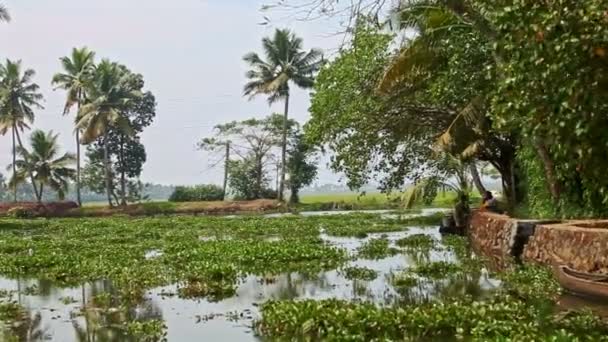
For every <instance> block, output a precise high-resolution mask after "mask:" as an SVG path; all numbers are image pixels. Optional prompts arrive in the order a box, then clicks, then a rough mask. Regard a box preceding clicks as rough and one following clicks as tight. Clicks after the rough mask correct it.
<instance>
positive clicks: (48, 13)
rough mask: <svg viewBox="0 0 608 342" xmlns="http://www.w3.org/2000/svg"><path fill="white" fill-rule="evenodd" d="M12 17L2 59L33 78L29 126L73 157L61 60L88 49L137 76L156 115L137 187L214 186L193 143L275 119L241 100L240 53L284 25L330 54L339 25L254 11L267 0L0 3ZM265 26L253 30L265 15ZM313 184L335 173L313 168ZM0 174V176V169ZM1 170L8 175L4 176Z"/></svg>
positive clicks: (0, 160)
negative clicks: (239, 125)
mask: <svg viewBox="0 0 608 342" xmlns="http://www.w3.org/2000/svg"><path fill="white" fill-rule="evenodd" d="M0 2H2V3H3V4H4V5H5V6H6V7H8V9H9V11H10V14H11V16H12V18H13V20H12V22H11V23H9V24H0V59H2V60H4V59H5V58H9V59H11V60H19V59H21V60H22V61H23V64H24V66H25V67H27V68H32V69H34V70H35V71H36V73H37V74H36V77H35V82H36V83H38V84H39V85H40V87H41V92H42V93H43V95H44V96H45V102H44V106H45V109H43V110H38V111H37V112H36V121H35V123H34V128H40V129H43V130H53V131H55V132H58V133H60V143H61V145H62V146H63V147H64V148H65V149H66V150H68V151H75V149H76V147H75V144H76V142H75V139H74V136H73V116H62V115H61V113H62V109H63V103H64V101H65V92H63V91H61V90H53V87H52V86H51V82H50V81H51V78H52V76H53V75H54V74H55V73H57V72H59V71H61V70H60V64H59V58H60V57H61V56H65V55H68V54H69V53H70V51H71V49H72V48H73V47H82V46H87V47H89V48H90V49H92V50H94V51H96V53H97V56H98V57H100V58H109V59H111V60H115V61H118V62H120V63H122V64H125V65H126V66H128V67H129V68H130V69H131V70H132V71H134V72H137V73H141V74H142V75H143V76H144V78H145V81H146V90H150V91H152V92H153V93H154V95H155V96H156V99H157V102H158V106H157V116H156V120H155V122H154V124H153V125H152V126H150V127H148V128H147V129H146V131H145V132H144V133H143V135H142V142H143V143H144V145H145V146H146V150H147V153H148V161H147V163H146V165H145V167H144V172H143V174H142V180H144V181H146V182H155V183H160V184H201V183H220V182H221V179H222V174H223V171H222V169H221V168H219V167H218V168H210V166H211V165H212V164H214V163H215V161H216V160H217V157H216V156H210V155H207V154H206V153H203V152H201V151H198V150H197V149H196V142H197V141H198V140H200V139H201V138H202V137H205V136H209V135H211V134H212V132H213V126H215V125H216V124H219V123H223V122H227V121H232V120H241V119H247V118H251V117H263V116H266V115H268V114H270V113H271V112H281V110H282V104H277V105H275V106H273V107H272V108H270V107H269V106H268V104H267V102H266V101H265V99H264V98H263V97H260V98H258V99H255V100H253V101H249V100H248V99H247V98H244V97H243V96H242V88H243V85H244V84H245V82H246V79H245V76H244V74H245V71H246V70H247V65H246V64H245V63H244V62H243V61H242V56H243V55H244V54H246V53H247V52H250V51H257V52H261V43H260V41H261V39H262V38H263V37H264V36H269V35H271V34H272V33H273V31H274V29H275V28H285V27H286V28H290V29H292V30H294V31H295V32H296V33H297V35H298V36H300V37H302V38H303V39H304V48H306V49H310V48H313V47H314V48H321V49H324V50H325V51H326V53H327V55H328V56H330V55H331V54H332V53H333V52H335V49H336V48H337V47H339V45H340V43H341V42H342V39H343V37H342V36H341V35H337V34H335V32H337V31H338V30H339V27H338V25H337V23H334V22H331V21H328V20H325V21H314V22H302V21H296V20H292V19H289V18H287V17H286V16H285V15H284V14H281V13H262V12H260V8H261V6H262V5H263V4H267V3H268V1H266V0H173V1H167V0H146V1H142V0H86V1H83V0H53V1H49V0H0ZM264 15H266V16H269V17H270V19H271V24H270V25H260V24H259V23H260V22H262V21H263V16H264ZM308 92H309V91H308V90H299V89H297V90H293V91H292V93H293V95H292V100H291V104H290V115H291V117H292V118H294V119H296V120H298V121H299V122H300V123H303V122H305V121H306V120H307V119H308V118H309V114H308V107H309V94H308ZM9 138H10V137H9V136H8V135H7V136H5V137H0V166H2V171H3V168H4V165H8V164H9V163H10V162H11V154H10V151H11V147H10V146H11V141H10V139H9ZM320 166H321V170H320V176H319V179H318V181H317V182H318V183H320V184H323V183H334V182H338V181H339V180H340V177H339V176H338V175H335V174H333V173H332V172H331V171H329V170H327V168H326V165H325V162H322V163H321V165H320ZM2 171H0V172H2ZM4 173H6V172H4Z"/></svg>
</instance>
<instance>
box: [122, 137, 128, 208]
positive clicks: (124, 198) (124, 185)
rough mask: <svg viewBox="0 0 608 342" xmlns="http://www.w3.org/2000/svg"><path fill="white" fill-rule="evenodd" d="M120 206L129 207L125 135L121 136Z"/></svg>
mask: <svg viewBox="0 0 608 342" xmlns="http://www.w3.org/2000/svg"><path fill="white" fill-rule="evenodd" d="M120 165H121V170H120V197H121V200H120V201H121V202H120V205H122V206H126V205H127V183H126V182H127V180H126V177H125V155H124V135H121V136H120Z"/></svg>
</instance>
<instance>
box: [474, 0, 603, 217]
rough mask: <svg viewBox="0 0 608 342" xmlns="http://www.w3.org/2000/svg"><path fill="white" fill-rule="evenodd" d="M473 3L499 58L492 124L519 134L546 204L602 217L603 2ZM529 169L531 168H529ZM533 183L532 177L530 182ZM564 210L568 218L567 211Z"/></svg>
mask: <svg viewBox="0 0 608 342" xmlns="http://www.w3.org/2000/svg"><path fill="white" fill-rule="evenodd" d="M502 3H503V2H502V1H501V2H498V3H496V4H493V3H491V2H482V1H477V2H475V4H476V8H477V9H478V10H479V12H481V13H489V14H491V15H488V16H487V20H488V22H489V24H490V26H491V27H492V28H493V29H494V31H495V32H496V34H495V37H496V39H495V45H494V47H495V54H496V55H499V56H500V62H501V63H499V64H498V66H499V69H498V72H499V74H500V75H501V76H502V77H501V78H500V79H499V81H498V82H497V91H496V93H495V94H494V96H493V97H492V108H493V115H494V118H495V124H496V126H497V127H499V128H501V129H512V128H516V129H519V130H520V131H521V135H522V142H523V144H522V147H523V148H524V149H525V150H532V151H531V152H532V153H527V151H522V155H523V154H526V153H527V154H528V156H529V157H528V158H525V159H526V162H527V163H526V164H527V165H530V166H531V165H534V164H535V165H538V166H539V169H540V170H541V173H540V180H542V181H544V182H545V184H546V185H545V187H544V189H543V188H542V187H540V188H535V189H530V190H531V191H530V192H531V193H530V195H536V194H538V193H541V192H545V193H547V192H548V193H549V195H550V198H551V200H550V201H549V205H548V207H550V208H553V210H552V211H554V210H555V209H557V213H555V212H554V213H551V211H549V212H548V213H547V214H562V215H563V214H567V215H581V214H583V215H601V216H604V215H606V213H607V211H606V204H608V181H607V180H606V177H605V175H604V171H603V170H605V169H606V167H607V166H608V164H607V162H606V161H607V160H608V146H606V144H605V142H604V141H605V132H606V129H608V118H607V117H606V115H605V113H606V111H607V110H608V76H607V75H608V47H607V46H608V45H607V43H608V25H607V24H608V16H607V15H606V2H605V1H602V0H590V1H583V2H579V1H574V0H563V1H555V2H552V1H548V2H514V3H513V4H512V5H511V6H501V4H502ZM530 171H531V170H530ZM531 181H533V180H531ZM570 210H572V211H571V212H570V213H568V211H570Z"/></svg>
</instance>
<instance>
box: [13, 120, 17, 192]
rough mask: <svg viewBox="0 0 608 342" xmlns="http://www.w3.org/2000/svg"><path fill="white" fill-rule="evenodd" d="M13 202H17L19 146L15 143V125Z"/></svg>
mask: <svg viewBox="0 0 608 342" xmlns="http://www.w3.org/2000/svg"><path fill="white" fill-rule="evenodd" d="M12 131H13V180H14V181H15V182H14V184H13V202H17V165H15V164H17V148H16V145H15V125H13V129H12Z"/></svg>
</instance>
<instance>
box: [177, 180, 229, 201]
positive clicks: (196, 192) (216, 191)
mask: <svg viewBox="0 0 608 342" xmlns="http://www.w3.org/2000/svg"><path fill="white" fill-rule="evenodd" d="M223 199H224V190H223V189H222V187H220V186H217V185H213V184H205V185H196V186H178V187H176V188H175V190H174V191H173V193H172V194H171V197H169V201H170V202H199V201H221V200H223Z"/></svg>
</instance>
